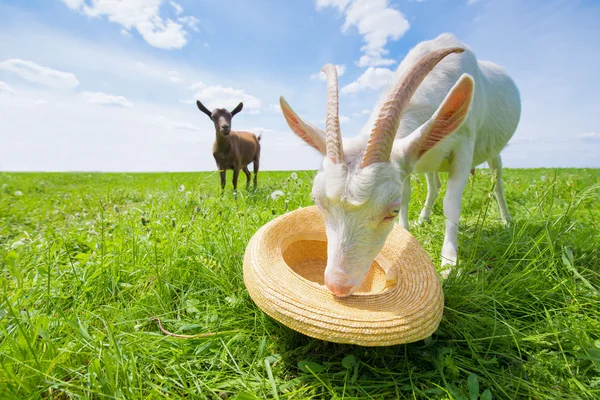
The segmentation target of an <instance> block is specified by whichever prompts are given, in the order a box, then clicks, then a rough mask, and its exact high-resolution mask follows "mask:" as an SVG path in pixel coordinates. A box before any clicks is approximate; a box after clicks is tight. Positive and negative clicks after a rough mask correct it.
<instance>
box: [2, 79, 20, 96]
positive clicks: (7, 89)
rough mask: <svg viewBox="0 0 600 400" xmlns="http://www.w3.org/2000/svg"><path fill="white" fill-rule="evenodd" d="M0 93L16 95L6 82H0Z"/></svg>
mask: <svg viewBox="0 0 600 400" xmlns="http://www.w3.org/2000/svg"><path fill="white" fill-rule="evenodd" d="M0 93H8V94H12V95H14V94H16V93H15V91H14V90H13V88H12V87H10V85H9V84H8V83H6V82H2V81H0Z"/></svg>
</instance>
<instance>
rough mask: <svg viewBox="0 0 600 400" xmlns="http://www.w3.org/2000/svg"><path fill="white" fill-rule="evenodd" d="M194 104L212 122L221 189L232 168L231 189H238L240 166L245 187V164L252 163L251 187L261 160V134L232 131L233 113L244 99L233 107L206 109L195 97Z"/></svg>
mask: <svg viewBox="0 0 600 400" xmlns="http://www.w3.org/2000/svg"><path fill="white" fill-rule="evenodd" d="M196 106H198V109H199V110H200V111H202V112H203V113H204V114H206V115H207V116H208V118H210V119H211V121H213V123H214V124H215V133H216V137H215V143H214V144H213V157H214V158H215V161H216V163H217V168H219V173H220V175H221V189H224V188H225V171H227V170H228V169H231V170H233V181H232V183H233V190H237V182H238V176H239V174H240V170H242V171H244V174H246V187H248V186H250V171H248V164H250V163H253V164H254V188H255V189H256V184H257V179H258V168H259V163H260V137H261V135H258V136H256V135H255V134H254V133H251V132H240V131H238V132H235V131H232V130H231V120H232V119H233V116H234V115H236V114H237V113H239V112H240V111H242V109H243V108H244V103H240V104H238V105H237V107H236V108H234V109H233V110H232V111H228V110H227V109H225V108H217V109H215V110H213V111H209V110H208V109H207V108H206V107H205V106H204V104H202V103H201V102H200V101H196Z"/></svg>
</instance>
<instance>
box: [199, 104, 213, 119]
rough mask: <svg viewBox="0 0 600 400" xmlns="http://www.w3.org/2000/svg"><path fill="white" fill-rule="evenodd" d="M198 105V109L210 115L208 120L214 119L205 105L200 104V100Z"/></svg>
mask: <svg viewBox="0 0 600 400" xmlns="http://www.w3.org/2000/svg"><path fill="white" fill-rule="evenodd" d="M196 105H197V106H198V109H199V110H200V111H202V112H203V113H204V114H206V115H208V118H212V113H211V112H210V111H208V108H206V107H204V104H202V103H200V101H199V100H196Z"/></svg>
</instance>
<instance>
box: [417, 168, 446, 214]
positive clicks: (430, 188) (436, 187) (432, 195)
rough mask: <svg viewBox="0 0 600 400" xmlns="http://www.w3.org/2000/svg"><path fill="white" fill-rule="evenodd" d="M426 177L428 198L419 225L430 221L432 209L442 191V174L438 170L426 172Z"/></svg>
mask: <svg viewBox="0 0 600 400" xmlns="http://www.w3.org/2000/svg"><path fill="white" fill-rule="evenodd" d="M425 177H426V178H427V198H426V199H425V204H424V205H423V209H422V210H421V214H420V215H419V225H421V224H424V223H425V222H427V221H429V217H430V216H431V211H432V210H433V206H434V204H435V201H436V200H437V197H438V194H439V193H440V187H442V183H441V182H440V175H439V174H438V173H437V172H428V173H426V174H425Z"/></svg>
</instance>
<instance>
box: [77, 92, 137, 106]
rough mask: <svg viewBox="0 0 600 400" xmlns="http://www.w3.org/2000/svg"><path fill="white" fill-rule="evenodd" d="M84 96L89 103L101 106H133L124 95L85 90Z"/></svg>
mask: <svg viewBox="0 0 600 400" xmlns="http://www.w3.org/2000/svg"><path fill="white" fill-rule="evenodd" d="M82 97H83V99H84V100H85V101H86V102H87V103H90V104H97V105H99V106H116V107H125V108H133V104H131V102H130V101H129V100H127V99H126V98H125V97H123V96H113V95H110V94H106V93H102V92H83V94H82Z"/></svg>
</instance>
